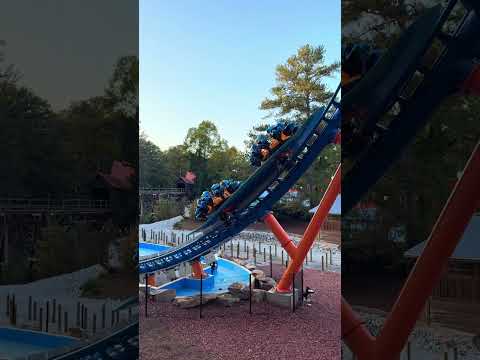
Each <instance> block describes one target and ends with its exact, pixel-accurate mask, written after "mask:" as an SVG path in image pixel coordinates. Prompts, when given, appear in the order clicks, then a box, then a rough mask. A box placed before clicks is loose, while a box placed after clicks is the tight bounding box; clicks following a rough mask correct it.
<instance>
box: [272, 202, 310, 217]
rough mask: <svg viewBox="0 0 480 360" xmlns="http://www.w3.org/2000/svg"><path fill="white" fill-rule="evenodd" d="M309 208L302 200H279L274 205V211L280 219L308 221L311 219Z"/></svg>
mask: <svg viewBox="0 0 480 360" xmlns="http://www.w3.org/2000/svg"><path fill="white" fill-rule="evenodd" d="M308 210H309V209H308V208H306V207H305V206H303V205H302V203H301V201H297V200H295V201H287V202H278V203H276V204H275V205H274V206H273V211H274V212H275V216H277V218H278V219H280V220H283V219H297V220H302V221H307V220H308V219H310V214H309V213H308Z"/></svg>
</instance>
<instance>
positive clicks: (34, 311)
mask: <svg viewBox="0 0 480 360" xmlns="http://www.w3.org/2000/svg"><path fill="white" fill-rule="evenodd" d="M33 321H37V302H36V301H34V302H33Z"/></svg>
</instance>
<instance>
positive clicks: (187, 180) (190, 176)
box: [180, 171, 197, 185]
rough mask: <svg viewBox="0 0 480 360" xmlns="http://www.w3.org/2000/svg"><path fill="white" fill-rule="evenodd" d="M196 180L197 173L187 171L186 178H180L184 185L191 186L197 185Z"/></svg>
mask: <svg viewBox="0 0 480 360" xmlns="http://www.w3.org/2000/svg"><path fill="white" fill-rule="evenodd" d="M196 178H197V175H195V173H194V172H192V171H187V172H186V173H185V176H180V179H182V181H183V182H184V183H186V184H191V185H192V184H194V183H195V179H196Z"/></svg>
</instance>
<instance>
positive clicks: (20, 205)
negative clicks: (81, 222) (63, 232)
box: [0, 198, 110, 211]
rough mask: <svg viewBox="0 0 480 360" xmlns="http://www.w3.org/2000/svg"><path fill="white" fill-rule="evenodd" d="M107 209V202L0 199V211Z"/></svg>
mask: <svg viewBox="0 0 480 360" xmlns="http://www.w3.org/2000/svg"><path fill="white" fill-rule="evenodd" d="M107 209H110V203H109V202H108V201H107V200H91V199H49V198H0V210H14V211H22V210H43V211H72V210H83V211H102V210H107Z"/></svg>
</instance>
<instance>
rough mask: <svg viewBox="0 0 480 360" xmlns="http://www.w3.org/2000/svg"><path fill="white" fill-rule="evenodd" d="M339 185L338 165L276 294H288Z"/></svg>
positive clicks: (339, 173) (338, 190)
mask: <svg viewBox="0 0 480 360" xmlns="http://www.w3.org/2000/svg"><path fill="white" fill-rule="evenodd" d="M340 183H341V168H340V165H338V167H337V170H336V171H335V175H333V178H332V181H330V184H329V185H328V188H327V191H325V194H323V198H322V200H321V201H320V205H319V206H318V209H317V211H315V215H313V218H312V220H310V223H309V224H308V227H307V229H306V230H305V234H304V235H303V238H302V240H301V241H300V243H299V244H298V246H297V251H296V254H295V257H293V258H292V261H290V263H289V264H288V267H287V269H286V270H285V272H284V273H283V275H282V278H281V279H280V282H279V283H278V285H277V291H278V292H289V291H290V286H291V285H292V280H293V276H294V274H296V273H297V272H298V271H299V270H300V268H301V267H302V264H303V261H304V260H305V257H306V256H307V255H308V251H309V250H310V248H311V247H312V245H313V242H314V241H315V238H316V237H317V235H318V233H319V232H320V228H321V227H322V225H323V222H324V221H325V219H326V218H327V216H328V212H329V211H330V209H331V207H332V205H333V203H334V202H335V199H336V198H337V196H338V194H339V193H340Z"/></svg>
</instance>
